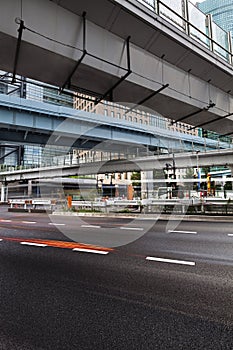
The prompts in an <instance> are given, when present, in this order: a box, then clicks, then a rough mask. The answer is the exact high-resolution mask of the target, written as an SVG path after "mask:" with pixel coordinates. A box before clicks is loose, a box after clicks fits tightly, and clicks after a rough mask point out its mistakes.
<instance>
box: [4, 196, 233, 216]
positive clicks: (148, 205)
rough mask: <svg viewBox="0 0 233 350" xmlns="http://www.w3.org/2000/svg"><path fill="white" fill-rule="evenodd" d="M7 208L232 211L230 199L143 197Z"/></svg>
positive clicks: (17, 202)
mask: <svg viewBox="0 0 233 350" xmlns="http://www.w3.org/2000/svg"><path fill="white" fill-rule="evenodd" d="M8 205H9V211H26V212H37V211H49V212H55V211H59V212H61V211H74V212H77V213H78V212H83V211H87V212H92V211H93V212H96V211H98V212H100V213H101V212H102V213H111V212H118V213H119V212H120V213H132V212H135V213H143V214H148V213H174V214H222V215H224V214H233V201H232V200H231V199H223V198H188V199H178V198H174V199H155V198H153V199H152V198H151V199H143V200H119V199H109V200H100V201H72V203H71V206H70V208H68V206H67V201H66V200H63V201H60V200H54V199H10V200H9V202H8Z"/></svg>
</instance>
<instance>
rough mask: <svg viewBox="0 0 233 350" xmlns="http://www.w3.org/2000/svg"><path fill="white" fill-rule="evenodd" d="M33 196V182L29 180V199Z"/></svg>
mask: <svg viewBox="0 0 233 350" xmlns="http://www.w3.org/2000/svg"><path fill="white" fill-rule="evenodd" d="M31 195H32V180H28V197H31Z"/></svg>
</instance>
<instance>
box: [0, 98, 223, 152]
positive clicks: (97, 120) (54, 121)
mask: <svg viewBox="0 0 233 350" xmlns="http://www.w3.org/2000/svg"><path fill="white" fill-rule="evenodd" d="M0 127H1V128H0V140H1V141H6V142H7V141H8V142H9V141H10V142H16V143H33V144H40V145H46V144H47V145H48V146H49V145H57V146H66V147H67V152H69V147H71V146H72V147H77V148H79V149H82V148H84V149H91V150H102V151H112V152H124V154H127V153H128V154H137V149H139V150H140V149H141V151H143V150H144V152H145V151H146V150H149V151H151V152H153V153H155V152H156V153H157V152H159V150H161V149H167V150H174V151H175V150H179V151H180V150H183V151H185V150H187V151H190V150H192V149H196V150H197V149H198V150H203V149H204V148H205V149H213V148H217V147H219V148H222V149H224V148H226V147H228V146H227V144H226V143H224V142H217V141H215V140H211V139H204V138H201V137H197V136H192V135H188V134H181V133H178V132H172V131H169V130H167V129H161V128H156V127H153V126H151V125H145V124H139V123H130V122H127V121H125V120H122V119H121V120H118V119H116V118H111V117H105V116H103V115H97V114H95V113H90V112H85V111H80V110H76V109H72V108H67V107H62V106H56V105H51V104H48V103H43V102H37V101H31V100H26V99H23V98H19V97H15V96H8V95H3V94H0ZM139 154H140V152H139Z"/></svg>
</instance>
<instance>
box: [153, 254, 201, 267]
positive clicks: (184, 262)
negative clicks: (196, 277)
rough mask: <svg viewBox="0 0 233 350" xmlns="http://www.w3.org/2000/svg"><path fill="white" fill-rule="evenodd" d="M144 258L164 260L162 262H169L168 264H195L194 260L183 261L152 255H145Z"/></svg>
mask: <svg viewBox="0 0 233 350" xmlns="http://www.w3.org/2000/svg"><path fill="white" fill-rule="evenodd" d="M146 260H151V261H158V262H164V263H170V264H180V265H189V266H195V265H196V263H195V262H194V261H183V260H173V259H164V258H155V257H152V256H147V257H146Z"/></svg>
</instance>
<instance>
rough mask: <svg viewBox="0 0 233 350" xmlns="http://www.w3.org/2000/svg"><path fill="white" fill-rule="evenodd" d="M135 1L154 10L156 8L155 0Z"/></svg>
mask: <svg viewBox="0 0 233 350" xmlns="http://www.w3.org/2000/svg"><path fill="white" fill-rule="evenodd" d="M137 1H138V2H140V3H141V4H143V5H145V6H146V7H148V8H149V9H151V10H154V11H155V10H156V5H155V2H156V0H137Z"/></svg>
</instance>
